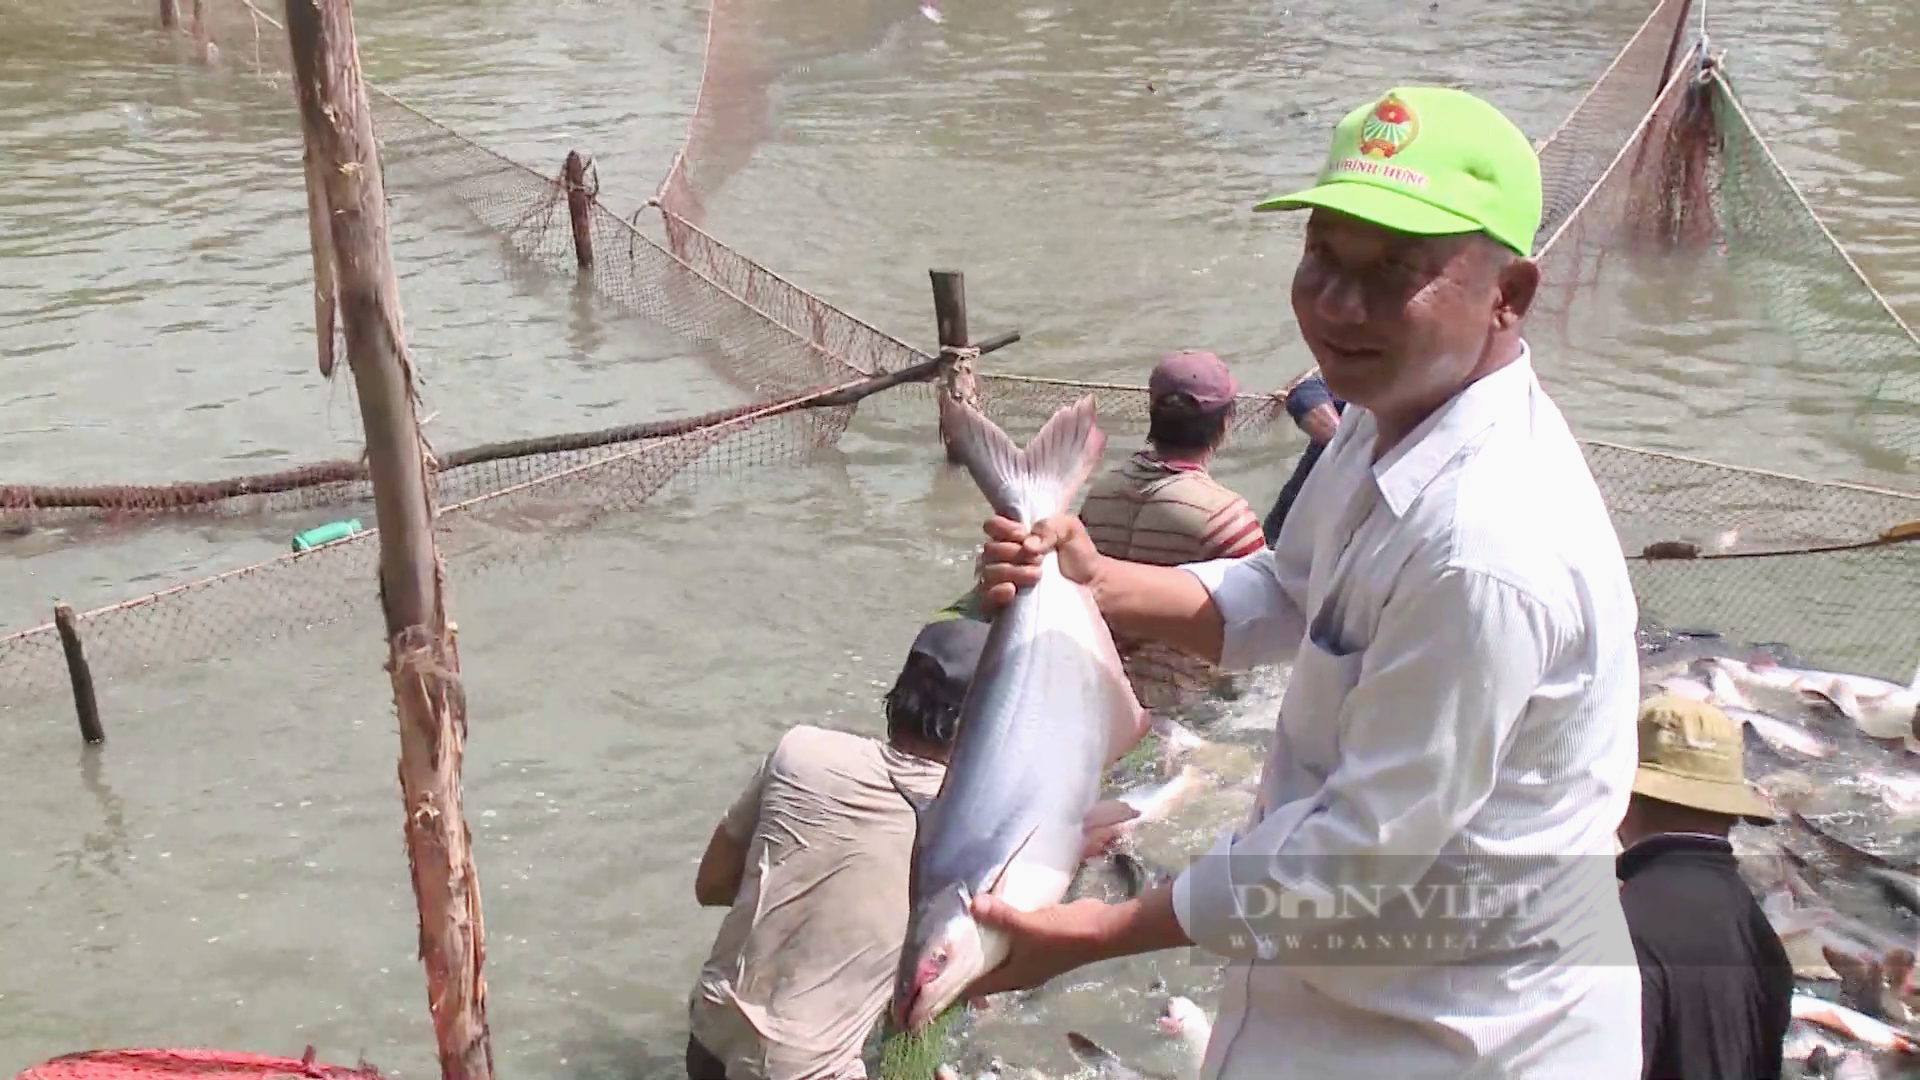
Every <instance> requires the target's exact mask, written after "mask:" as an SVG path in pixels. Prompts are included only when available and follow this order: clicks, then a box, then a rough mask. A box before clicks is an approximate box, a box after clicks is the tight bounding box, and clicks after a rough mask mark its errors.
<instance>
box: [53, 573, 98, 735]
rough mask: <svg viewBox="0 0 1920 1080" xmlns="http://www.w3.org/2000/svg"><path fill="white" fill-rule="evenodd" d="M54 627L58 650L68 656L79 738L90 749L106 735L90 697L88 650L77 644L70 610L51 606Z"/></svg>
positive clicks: (77, 640)
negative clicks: (78, 724)
mask: <svg viewBox="0 0 1920 1080" xmlns="http://www.w3.org/2000/svg"><path fill="white" fill-rule="evenodd" d="M53 625H54V627H55V628H56V629H58V631H59V633H60V648H61V649H62V650H63V651H64V652H65V653H66V654H67V678H68V680H69V681H70V682H72V683H73V711H74V712H75V713H76V714H77V715H78V716H79V718H80V738H81V739H83V740H85V741H86V743H87V745H89V746H98V745H99V744H100V743H102V742H105V741H106V738H107V733H106V730H105V729H104V728H102V727H101V726H100V702H99V700H98V699H97V698H96V697H94V693H93V665H91V664H89V663H87V649H86V646H85V645H84V644H82V643H81V641H80V627H79V625H78V623H77V621H76V620H75V619H74V617H73V608H71V607H69V606H67V605H66V604H55V605H53Z"/></svg>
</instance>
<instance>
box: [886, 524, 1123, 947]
mask: <svg viewBox="0 0 1920 1080" xmlns="http://www.w3.org/2000/svg"><path fill="white" fill-rule="evenodd" d="M1103 646H1104V647H1103ZM1103 653H1106V654H1108V655H1105V656H1103V655H1102V654H1103ZM975 678H976V684H975V685H976V686H978V687H979V691H978V692H977V694H976V697H978V698H979V699H980V701H979V705H980V707H979V708H977V709H971V710H969V712H968V713H966V714H963V715H962V719H961V723H960V731H961V735H960V738H959V739H958V741H957V742H956V744H955V746H954V751H953V756H952V761H951V763H950V764H949V766H948V771H947V777H948V780H947V783H946V785H945V786H944V787H943V788H942V789H941V792H940V797H939V799H937V800H936V801H935V802H934V804H933V805H932V807H930V808H929V810H928V812H927V814H926V816H925V818H923V820H922V822H921V827H922V830H923V840H922V843H923V854H922V862H921V866H920V872H921V880H920V885H921V887H922V888H924V889H938V888H940V887H941V886H943V885H945V884H948V883H959V884H963V885H965V886H966V887H967V891H968V892H969V894H971V895H979V894H980V893H982V892H985V891H987V890H989V889H992V890H993V891H995V892H996V893H997V894H998V895H999V896H1001V897H1002V898H1003V899H1005V900H1006V901H1007V902H1008V903H1010V904H1012V905H1014V906H1015V907H1019V908H1022V909H1026V910H1032V909H1034V908H1038V907H1044V906H1046V905H1048V904H1052V903H1057V902H1058V901H1059V900H1060V898H1061V897H1063V896H1065V895H1066V892H1067V888H1068V886H1069V885H1070V884H1071V883H1072V880H1073V873H1074V870H1075V869H1076V868H1077V867H1078V865H1079V862H1080V848H1081V840H1082V822H1083V821H1084V820H1085V818H1086V814H1087V811H1088V810H1089V809H1091V808H1092V806H1093V804H1094V802H1095V801H1097V800H1098V798H1099V794H1100V780H1101V775H1102V773H1103V772H1104V771H1105V769H1106V767H1107V766H1108V765H1109V764H1111V763H1112V762H1113V761H1114V760H1117V759H1118V758H1119V757H1120V752H1119V751H1116V749H1115V748H1116V746H1118V745H1120V744H1121V743H1122V742H1123V740H1125V739H1127V738H1128V736H1129V735H1130V734H1131V731H1132V729H1133V726H1134V725H1135V723H1136V719H1137V715H1138V714H1137V712H1136V711H1135V710H1136V709H1137V706H1131V707H1130V702H1129V699H1130V698H1131V694H1130V693H1127V694H1122V693H1119V692H1118V691H1119V690H1120V689H1121V688H1123V687H1124V686H1125V683H1124V678H1125V677H1124V674H1122V673H1121V668H1120V658H1119V654H1118V653H1117V651H1115V650H1114V648H1113V639H1112V637H1111V636H1110V635H1109V634H1108V633H1107V629H1106V624H1105V623H1104V622H1102V621H1100V619H1099V616H1098V615H1097V614H1096V613H1095V612H1094V610H1093V604H1092V598H1091V597H1090V596H1088V595H1087V591H1086V590H1085V589H1084V588H1082V587H1081V586H1079V585H1076V584H1074V583H1073V582H1070V581H1068V580H1067V579H1066V578H1064V577H1062V576H1061V575H1060V573H1059V571H1058V569H1056V568H1055V566H1054V557H1053V556H1051V555H1049V556H1047V560H1046V563H1045V566H1044V568H1043V571H1042V576H1041V579H1040V583H1039V584H1038V585H1036V586H1034V587H1033V588H1032V589H1031V590H1029V591H1028V592H1027V593H1026V594H1025V595H1023V596H1021V597H1019V598H1018V599H1016V600H1015V601H1014V603H1013V605H1012V606H1011V607H1009V608H1008V609H1007V610H1006V611H1005V612H1003V613H1002V614H1001V615H1000V617H999V619H997V620H996V621H995V625H994V629H993V632H992V634H991V635H990V636H989V637H988V640H987V648H986V655H984V656H983V657H982V658H981V663H980V666H979V669H978V672H977V674H976V676H975ZM969 704H972V702H969ZM987 936H988V937H997V936H998V935H987ZM987 944H988V945H989V949H990V950H992V951H997V952H998V955H997V956H995V955H989V956H988V957H987V960H988V967H989V968H991V967H992V966H993V965H994V964H997V963H998V962H999V961H1000V960H1002V959H1005V951H1004V950H1005V942H1004V941H999V942H992V941H989V942H987ZM994 945H998V946H999V948H998V950H993V946H994Z"/></svg>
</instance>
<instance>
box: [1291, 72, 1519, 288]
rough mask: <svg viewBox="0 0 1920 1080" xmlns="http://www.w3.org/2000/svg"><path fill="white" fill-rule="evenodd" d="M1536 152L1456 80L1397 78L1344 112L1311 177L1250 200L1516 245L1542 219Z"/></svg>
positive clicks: (1430, 233)
mask: <svg viewBox="0 0 1920 1080" xmlns="http://www.w3.org/2000/svg"><path fill="white" fill-rule="evenodd" d="M1540 204H1541V195H1540V159H1539V158H1538V157H1537V156H1536V155H1535V154H1534V152H1533V144H1532V143H1531V142H1529V141H1528V140H1527V137H1526V136H1525V135H1523V134H1521V132H1520V129H1519V128H1517V127H1515V126H1514V125H1513V121H1511V120H1508V119H1507V118H1506V117H1505V116H1504V115H1502V114H1501V112H1500V110H1499V109H1496V108H1494V107H1493V106H1492V105H1489V104H1487V103H1486V102H1484V101H1482V100H1480V99H1479V98H1477V97H1474V96H1473V95H1472V94H1469V93H1467V92H1466V91H1464V90H1448V89H1444V88H1441V87H1437V86H1399V87H1395V88H1393V89H1392V90H1389V91H1387V93H1386V95H1385V96H1383V97H1381V98H1380V99H1379V100H1378V101H1374V102H1370V103H1368V104H1366V105H1362V106H1361V107H1359V108H1357V109H1355V110H1353V111H1352V112H1350V113H1348V114H1347V116H1346V119H1344V120H1342V121H1340V126H1338V127H1336V128H1334V129H1333V148H1332V149H1331V150H1329V151H1328V153H1327V163H1326V165H1325V166H1324V167H1323V168H1322V169H1321V170H1320V179H1319V182H1318V183H1317V184H1315V185H1314V186H1313V187H1312V188H1309V189H1308V190H1306V191H1302V192H1300V193H1299V194H1297V195H1286V196H1282V197H1279V198H1274V199H1268V200H1267V201H1265V202H1263V203H1260V204H1259V205H1258V206H1255V207H1254V209H1255V210H1299V209H1302V208H1305V207H1312V206H1322V207H1325V208H1327V209H1328V210H1338V211H1339V212H1341V213H1343V214H1348V215H1350V216H1352V217H1356V218H1359V219H1360V220H1362V221H1370V222H1372V223H1373V224H1375V225H1380V226H1384V227H1385V228H1389V229H1392V230H1394V231H1396V232H1404V233H1413V234H1415V235H1418V236H1444V235H1450V234H1455V233H1467V232H1484V233H1486V234H1487V235H1489V236H1491V237H1493V238H1494V239H1495V240H1498V241H1500V242H1501V243H1502V244H1505V245H1506V246H1507V247H1510V248H1512V249H1513V250H1514V251H1517V252H1519V253H1520V254H1521V255H1531V254H1532V252H1533V234H1534V233H1535V232H1537V231H1539V228H1540Z"/></svg>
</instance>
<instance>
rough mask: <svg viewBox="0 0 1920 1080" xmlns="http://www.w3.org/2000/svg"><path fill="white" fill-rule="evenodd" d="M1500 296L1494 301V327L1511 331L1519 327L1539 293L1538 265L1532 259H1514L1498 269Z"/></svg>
mask: <svg viewBox="0 0 1920 1080" xmlns="http://www.w3.org/2000/svg"><path fill="white" fill-rule="evenodd" d="M1499 289H1500V294H1499V297H1498V298H1497V299H1496V300H1495V301H1494V310H1493V318H1494V325H1495V326H1496V327H1497V328H1499V329H1501V330H1511V329H1513V328H1514V327H1516V326H1518V325H1520V320H1522V319H1524V318H1526V317H1527V312H1528V311H1529V310H1531V309H1532V307H1533V298H1534V296H1535V294H1537V293H1538V292H1539V291H1540V264H1539V263H1536V262H1534V261H1533V260H1532V259H1514V260H1513V261H1512V262H1509V263H1508V264H1507V265H1505V266H1503V267H1501V268H1500V284H1499Z"/></svg>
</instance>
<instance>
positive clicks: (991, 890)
mask: <svg viewBox="0 0 1920 1080" xmlns="http://www.w3.org/2000/svg"><path fill="white" fill-rule="evenodd" d="M1039 831H1040V826H1038V825H1035V826H1034V827H1033V828H1031V829H1028V830H1027V835H1026V837H1025V839H1023V840H1021V841H1020V846H1019V847H1016V848H1014V849H1013V854H1011V855H1009V856H1007V861H1006V862H1004V863H1001V864H1000V872H999V873H997V874H995V875H993V880H992V881H991V882H989V883H988V884H987V887H986V888H985V889H984V890H982V892H983V894H985V895H998V894H999V892H1000V886H1001V884H1003V883H1004V882H1005V881H1006V880H1007V871H1009V870H1011V869H1013V864H1014V862H1015V861H1017V860H1018V859H1019V858H1020V853H1021V852H1023V851H1025V850H1027V845H1028V844H1031V843H1033V838H1034V836H1035V835H1036V834H1038V833H1039Z"/></svg>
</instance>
